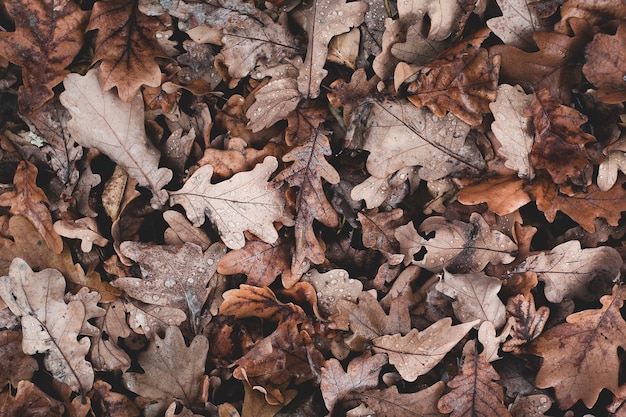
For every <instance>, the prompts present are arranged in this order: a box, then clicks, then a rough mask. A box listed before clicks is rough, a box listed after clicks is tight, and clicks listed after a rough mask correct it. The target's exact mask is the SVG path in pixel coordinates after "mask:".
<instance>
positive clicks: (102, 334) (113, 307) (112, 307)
mask: <svg viewBox="0 0 626 417" xmlns="http://www.w3.org/2000/svg"><path fill="white" fill-rule="evenodd" d="M103 308H104V310H105V313H104V315H103V316H102V317H99V318H97V319H96V320H95V326H96V327H97V334H96V335H95V336H94V337H92V346H91V352H90V357H91V364H92V365H93V367H94V369H95V370H96V371H112V370H116V369H121V370H122V371H126V370H127V369H128V368H130V357H129V356H128V354H127V353H126V352H125V351H124V350H123V349H121V348H120V347H119V346H118V341H119V340H118V339H119V338H126V337H128V336H130V327H128V324H127V323H126V309H125V308H124V304H123V303H122V302H121V301H120V300H116V301H114V302H112V303H108V304H106V305H104V306H103ZM94 388H95V384H94Z"/></svg>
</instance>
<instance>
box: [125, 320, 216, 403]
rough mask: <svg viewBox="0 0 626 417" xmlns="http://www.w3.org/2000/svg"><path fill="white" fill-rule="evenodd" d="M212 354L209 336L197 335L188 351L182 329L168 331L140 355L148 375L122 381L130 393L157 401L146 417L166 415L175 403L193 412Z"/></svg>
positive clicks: (130, 376) (131, 375)
mask: <svg viewBox="0 0 626 417" xmlns="http://www.w3.org/2000/svg"><path fill="white" fill-rule="evenodd" d="M208 351H209V341H208V340H207V338H206V337H205V336H203V335H197V336H196V337H194V339H193V340H192V341H191V344H190V345H189V347H187V346H186V345H185V340H184V339H183V335H182V333H181V332H180V329H179V328H178V327H168V328H167V330H166V332H165V338H163V339H161V338H160V337H158V336H155V338H154V339H152V340H151V341H150V345H149V346H148V349H147V350H146V351H144V352H141V353H139V358H138V361H139V365H141V367H142V368H143V370H144V373H143V374H140V373H136V372H126V373H125V374H123V375H122V380H123V382H124V385H125V386H126V388H127V389H129V390H130V391H132V392H134V393H137V394H139V395H141V396H143V397H146V398H149V399H151V400H153V401H154V403H153V404H150V406H149V408H150V413H148V412H146V413H145V414H146V415H154V414H156V413H158V412H164V411H165V409H166V408H167V406H168V405H169V404H170V403H171V402H172V401H174V400H175V399H176V400H178V401H180V402H181V403H182V404H183V405H185V406H186V407H190V408H191V407H193V406H194V405H196V404H197V403H198V402H199V401H200V399H201V394H202V380H203V379H204V378H205V375H204V367H205V362H206V357H207V352H208ZM152 413H154V414H152Z"/></svg>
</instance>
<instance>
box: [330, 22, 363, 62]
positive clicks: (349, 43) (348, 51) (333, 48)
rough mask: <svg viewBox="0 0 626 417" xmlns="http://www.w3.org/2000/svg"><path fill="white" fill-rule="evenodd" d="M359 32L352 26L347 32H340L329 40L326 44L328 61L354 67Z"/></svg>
mask: <svg viewBox="0 0 626 417" xmlns="http://www.w3.org/2000/svg"><path fill="white" fill-rule="evenodd" d="M360 43H361V32H360V31H359V29H357V28H354V29H352V30H351V31H350V32H348V33H342V34H341V35H337V36H335V37H333V38H332V39H331V40H330V43H329V44H328V57H327V59H328V60H329V61H330V62H334V63H336V64H339V65H345V66H346V67H348V68H350V69H356V68H355V65H356V58H357V56H358V55H359V44H360Z"/></svg>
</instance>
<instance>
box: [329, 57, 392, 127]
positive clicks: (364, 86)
mask: <svg viewBox="0 0 626 417" xmlns="http://www.w3.org/2000/svg"><path fill="white" fill-rule="evenodd" d="M379 81H380V78H378V77H371V78H370V79H369V80H368V79H367V73H366V72H365V70H364V69H363V68H359V69H357V70H356V71H354V73H352V77H350V82H349V83H347V82H345V81H344V80H343V79H341V78H339V79H338V80H335V81H333V82H332V83H331V84H330V88H331V90H330V91H329V92H328V93H327V94H326V97H327V98H328V102H329V103H330V105H331V106H333V107H341V108H342V109H343V112H342V116H343V122H344V125H346V126H348V125H349V124H350V123H349V122H350V119H351V116H352V111H353V110H354V108H356V107H358V106H359V104H360V103H361V101H362V100H363V99H365V98H366V97H367V96H368V95H369V94H370V93H371V92H372V91H373V90H374V88H375V87H376V84H377V83H378V82H379Z"/></svg>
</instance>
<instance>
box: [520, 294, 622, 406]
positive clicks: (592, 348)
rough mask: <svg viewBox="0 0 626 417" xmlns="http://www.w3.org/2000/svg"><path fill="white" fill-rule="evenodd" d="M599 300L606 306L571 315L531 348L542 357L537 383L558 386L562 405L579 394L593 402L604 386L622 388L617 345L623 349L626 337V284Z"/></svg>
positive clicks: (541, 336)
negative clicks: (625, 289) (625, 307)
mask: <svg viewBox="0 0 626 417" xmlns="http://www.w3.org/2000/svg"><path fill="white" fill-rule="evenodd" d="M600 302H601V303H602V308H601V309H592V310H584V311H581V312H578V313H574V314H571V315H569V316H568V317H567V319H566V321H567V322H566V323H562V324H559V325H557V326H555V327H553V328H551V329H549V330H547V331H545V332H543V333H542V334H541V335H540V336H539V337H538V338H537V339H536V340H535V341H534V342H533V343H532V345H530V348H529V349H528V350H527V352H529V353H532V354H534V355H538V356H541V357H543V363H542V366H541V369H540V370H539V373H538V374H537V380H536V385H537V387H540V388H548V387H554V390H555V393H556V399H557V402H558V404H559V407H560V408H561V409H567V408H569V407H571V406H572V405H574V404H575V403H576V402H577V401H578V400H582V401H583V403H584V404H585V405H586V406H587V408H591V407H593V405H594V404H595V403H596V401H597V399H598V396H599V395H600V391H602V389H604V388H606V389H609V390H610V391H611V392H614V393H616V392H618V387H619V383H618V371H619V358H618V348H620V347H621V348H622V349H624V347H625V343H624V340H626V322H624V319H623V318H622V316H621V314H620V308H621V307H622V305H623V304H624V293H623V290H621V289H619V288H618V287H617V286H615V287H614V288H613V294H611V295H605V296H604V297H602V298H600ZM581 346H584V349H581V348H580V347H581Z"/></svg>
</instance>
